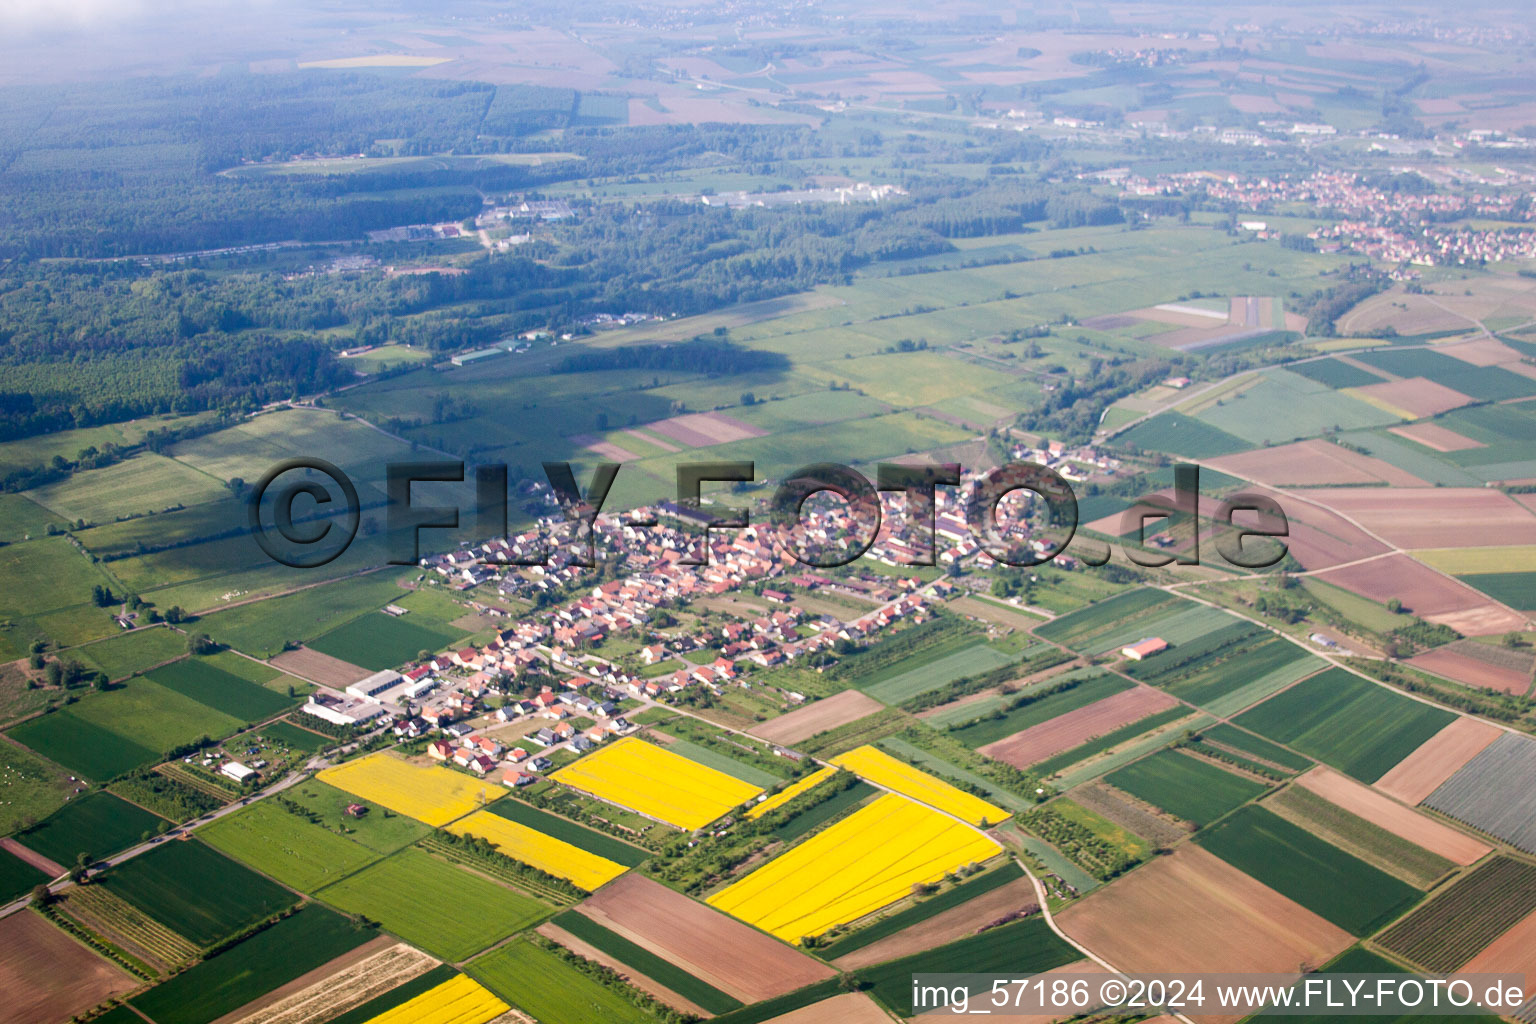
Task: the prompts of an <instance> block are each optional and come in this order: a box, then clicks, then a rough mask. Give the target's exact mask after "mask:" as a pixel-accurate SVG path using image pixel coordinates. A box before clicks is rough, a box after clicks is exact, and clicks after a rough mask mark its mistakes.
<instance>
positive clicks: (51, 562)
mask: <svg viewBox="0 0 1536 1024" xmlns="http://www.w3.org/2000/svg"><path fill="white" fill-rule="evenodd" d="M109 583H111V580H109V579H107V577H106V576H104V575H103V574H102V572H101V570H100V569H98V568H97V567H96V566H94V565H92V564H91V563H90V562H89V561H87V560H86V559H85V557H84V556H82V555H81V554H80V552H79V551H77V550H75V547H74V545H72V544H71V543H70V542H69V539H68V538H66V537H42V538H38V539H35V540H29V541H25V542H23V543H21V544H7V545H6V546H4V547H0V616H11V615H15V616H26V615H34V616H35V615H38V614H39V613H41V612H51V611H55V610H58V609H61V608H74V607H76V606H83V608H88V609H89V612H88V613H87V614H91V615H95V616H98V617H100V619H101V620H102V622H104V623H107V624H108V625H110V622H108V618H107V611H106V610H105V609H102V608H95V607H92V606H91V604H90V601H91V587H93V586H95V585H96V584H101V585H103V586H106V585H107V584H109ZM116 628H117V627H115V626H113V627H112V629H113V630H116ZM23 653H25V652H23Z"/></svg>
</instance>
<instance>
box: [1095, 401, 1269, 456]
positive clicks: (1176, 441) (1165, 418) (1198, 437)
mask: <svg viewBox="0 0 1536 1024" xmlns="http://www.w3.org/2000/svg"><path fill="white" fill-rule="evenodd" d="M1115 441H1116V442H1117V443H1118V444H1121V445H1124V446H1126V447H1129V448H1140V449H1143V450H1145V451H1151V452H1166V453H1167V454H1169V455H1183V456H1185V457H1187V458H1191V459H1209V458H1212V457H1213V456H1216V455H1230V454H1232V453H1233V452H1241V451H1246V450H1247V449H1249V448H1252V447H1253V445H1252V444H1251V443H1249V442H1247V441H1245V440H1243V439H1242V438H1241V437H1238V436H1236V435H1234V434H1229V433H1228V432H1227V431H1225V430H1223V429H1221V428H1220V427H1216V426H1212V425H1211V424H1209V423H1204V422H1201V421H1200V420H1197V419H1194V418H1192V417H1189V416H1185V415H1184V414H1183V413H1181V412H1165V413H1162V414H1160V415H1157V416H1154V417H1152V418H1151V419H1149V420H1145V421H1143V422H1141V423H1138V424H1137V425H1136V426H1134V427H1132V428H1131V429H1130V430H1127V431H1126V432H1125V433H1123V434H1120V435H1119V436H1118V437H1116V438H1115Z"/></svg>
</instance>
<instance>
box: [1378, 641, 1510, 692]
mask: <svg viewBox="0 0 1536 1024" xmlns="http://www.w3.org/2000/svg"><path fill="white" fill-rule="evenodd" d="M1408 664H1410V665H1413V666H1415V667H1417V668H1422V669H1424V670H1426V671H1428V672H1433V673H1435V674H1436V675H1441V676H1445V678H1447V679H1454V680H1455V681H1456V682H1458V683H1463V684H1465V685H1467V686H1475V687H1478V688H1479V689H1483V690H1497V691H1499V692H1500V693H1514V694H1524V693H1525V692H1526V691H1527V690H1529V689H1530V688H1531V674H1530V673H1529V672H1521V671H1520V670H1519V669H1514V668H1506V667H1504V666H1502V665H1490V664H1488V662H1486V661H1479V660H1478V659H1476V658H1469V657H1467V656H1466V655H1465V654H1458V653H1457V652H1455V651H1447V650H1444V649H1441V650H1438V651H1430V652H1429V653H1428V654H1421V655H1419V656H1418V657H1416V658H1411V659H1409V661H1408Z"/></svg>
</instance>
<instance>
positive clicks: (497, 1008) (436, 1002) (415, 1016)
mask: <svg viewBox="0 0 1536 1024" xmlns="http://www.w3.org/2000/svg"><path fill="white" fill-rule="evenodd" d="M509 1009H511V1007H510V1006H508V1005H507V1004H506V1003H504V1002H502V1001H501V1000H500V999H499V998H497V997H496V996H495V995H494V994H492V993H491V992H490V991H489V990H488V989H486V988H485V987H484V986H482V985H480V984H479V983H478V982H476V981H474V980H473V979H471V978H468V977H465V976H464V975H462V974H460V975H458V976H456V977H454V978H451V979H449V980H448V981H445V982H443V983H442V984H441V985H437V986H435V987H433V988H431V989H428V990H427V991H426V992H423V993H422V994H421V995H419V996H416V997H415V998H413V999H408V1000H406V1001H405V1002H403V1003H401V1004H400V1005H399V1006H397V1007H395V1008H394V1009H392V1010H389V1011H387V1012H385V1013H381V1014H379V1015H378V1016H377V1017H375V1018H373V1021H372V1022H371V1024H486V1022H487V1021H490V1020H494V1019H496V1018H498V1017H500V1016H501V1015H502V1014H504V1013H506V1012H507V1011H508V1010H509Z"/></svg>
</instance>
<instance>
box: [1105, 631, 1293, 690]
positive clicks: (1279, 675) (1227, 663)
mask: <svg viewBox="0 0 1536 1024" xmlns="http://www.w3.org/2000/svg"><path fill="white" fill-rule="evenodd" d="M1188 653H1189V652H1188V651H1187V650H1175V651H1170V652H1167V653H1165V654H1161V655H1158V656H1157V657H1156V658H1153V659H1151V660H1150V661H1148V662H1147V663H1146V664H1147V666H1148V669H1149V670H1150V669H1153V668H1156V667H1157V666H1156V662H1157V661H1159V660H1161V659H1162V658H1165V657H1169V656H1170V655H1171V656H1172V658H1173V659H1175V660H1176V659H1178V658H1180V657H1182V656H1184V655H1187V654H1188ZM1218 658H1219V659H1220V660H1215V659H1213V660H1210V661H1207V662H1204V663H1202V664H1187V665H1185V664H1181V665H1177V666H1175V668H1174V670H1173V675H1174V678H1173V679H1172V680H1169V681H1164V680H1163V679H1161V678H1158V679H1157V680H1156V682H1158V683H1165V685H1166V688H1167V690H1168V692H1169V693H1171V694H1173V695H1174V696H1175V697H1178V698H1179V699H1181V700H1187V701H1189V702H1190V703H1191V704H1198V705H1199V706H1200V707H1202V708H1209V707H1210V706H1211V705H1212V704H1214V703H1216V702H1218V701H1222V700H1223V699H1224V698H1230V697H1231V696H1232V695H1233V694H1236V693H1238V692H1239V691H1241V692H1243V693H1244V694H1245V695H1246V694H1248V693H1251V692H1252V690H1250V687H1253V685H1254V684H1255V683H1257V682H1259V681H1260V680H1273V681H1274V683H1275V689H1279V688H1280V687H1281V686H1283V685H1285V683H1282V682H1280V681H1281V680H1286V681H1287V682H1294V681H1295V680H1296V679H1299V678H1300V677H1301V676H1304V675H1307V674H1308V673H1309V672H1315V671H1317V670H1318V669H1320V668H1322V667H1323V661H1322V659H1320V658H1316V657H1313V656H1312V655H1310V654H1308V653H1307V652H1306V651H1304V650H1302V649H1301V648H1300V647H1298V646H1297V645H1296V644H1293V643H1291V642H1290V641H1289V640H1287V639H1285V638H1283V637H1278V636H1274V635H1272V634H1269V633H1263V634H1258V633H1254V632H1253V631H1252V630H1250V631H1249V635H1248V636H1246V637H1243V638H1242V639H1241V640H1240V641H1239V642H1238V643H1237V644H1235V645H1234V646H1233V647H1232V649H1230V650H1227V651H1222V652H1219V654H1218ZM1164 664H1168V663H1167V662H1165V663H1164ZM1136 669H1137V670H1138V671H1135V672H1133V673H1132V674H1133V675H1136V676H1137V677H1138V678H1145V677H1144V676H1143V675H1142V671H1141V666H1139V665H1138V666H1136ZM1148 681H1153V680H1148ZM1269 692H1271V693H1273V692H1274V690H1270V691H1269ZM1252 699H1257V697H1254V698H1252Z"/></svg>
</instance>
